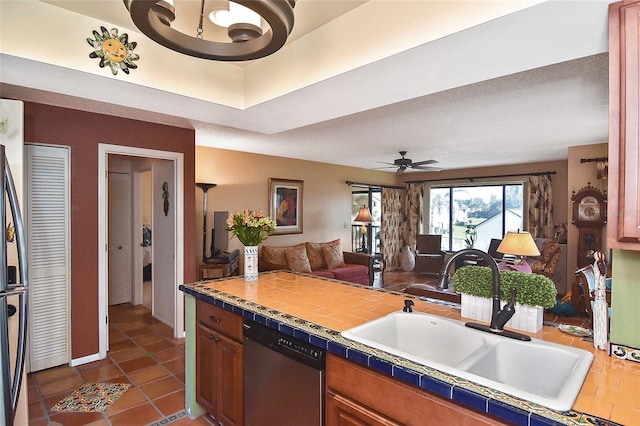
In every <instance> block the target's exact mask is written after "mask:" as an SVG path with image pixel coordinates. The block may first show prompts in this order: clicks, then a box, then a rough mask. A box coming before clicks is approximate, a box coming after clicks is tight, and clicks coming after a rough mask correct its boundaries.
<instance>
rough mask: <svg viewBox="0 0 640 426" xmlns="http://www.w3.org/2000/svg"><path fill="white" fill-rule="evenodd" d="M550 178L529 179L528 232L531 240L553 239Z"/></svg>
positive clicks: (545, 176) (537, 177) (533, 177)
mask: <svg viewBox="0 0 640 426" xmlns="http://www.w3.org/2000/svg"><path fill="white" fill-rule="evenodd" d="M551 186H552V185H551V177H550V176H548V175H543V176H530V177H529V225H528V228H529V232H530V233H531V236H532V237H533V238H553V205H552V202H551V195H552V191H551Z"/></svg>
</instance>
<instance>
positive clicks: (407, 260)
mask: <svg viewBox="0 0 640 426" xmlns="http://www.w3.org/2000/svg"><path fill="white" fill-rule="evenodd" d="M415 266H416V258H415V256H414V255H413V252H412V251H411V249H410V248H409V246H404V247H402V250H400V268H401V269H402V270H403V271H404V272H411V271H413V268H415Z"/></svg>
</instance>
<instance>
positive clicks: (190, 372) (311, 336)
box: [180, 271, 640, 425]
mask: <svg viewBox="0 0 640 426" xmlns="http://www.w3.org/2000/svg"><path fill="white" fill-rule="evenodd" d="M180 288H181V290H182V291H183V292H184V293H185V294H186V295H187V296H188V297H187V298H186V314H187V318H186V321H187V343H186V350H187V353H186V363H187V368H186V379H185V380H186V389H185V393H186V400H187V401H186V402H187V408H188V410H189V412H190V414H191V415H198V414H200V413H201V412H202V410H201V408H200V407H199V406H198V405H197V404H196V403H195V392H196V391H195V387H196V386H195V383H196V367H195V365H196V337H195V334H196V331H195V330H196V324H197V322H198V321H197V320H196V304H197V303H199V304H202V303H205V304H206V305H211V306H213V307H216V308H217V309H220V310H221V311H220V312H223V311H224V313H226V314H228V313H230V314H232V316H233V317H236V316H237V318H238V321H239V322H240V323H241V320H242V319H247V320H251V321H256V322H258V323H262V324H264V325H267V326H268V327H270V328H275V329H279V330H280V331H282V332H284V333H286V334H288V335H290V336H293V337H295V338H298V339H300V340H303V341H306V342H309V343H311V344H313V345H315V346H317V347H319V348H321V349H325V350H327V353H328V355H327V358H328V362H327V364H328V367H327V387H328V388H329V392H328V398H327V399H328V404H330V407H329V408H328V409H327V417H328V418H329V419H330V418H331V412H333V411H334V410H336V406H338V405H339V403H342V402H343V401H345V398H343V395H341V392H340V391H345V389H344V387H343V388H341V389H337V390H336V389H335V388H340V387H341V386H340V384H339V383H336V382H337V381H336V380H335V377H333V378H332V368H333V369H335V370H334V371H340V379H342V377H343V376H344V377H346V379H345V380H348V377H349V376H348V375H347V374H344V372H345V371H358V372H360V373H362V374H369V373H371V374H373V375H376V377H375V378H374V379H375V380H383V379H386V380H387V382H382V383H383V384H389V386H400V387H401V388H402V389H405V390H409V391H410V392H412V393H413V394H420V396H421V397H424V398H426V399H427V400H428V401H429V403H432V404H434V405H433V406H432V407H435V410H436V411H437V412H438V413H439V414H440V415H444V414H442V413H445V412H446V410H449V411H450V412H452V410H455V414H454V415H455V416H456V418H462V417H464V418H467V419H472V420H468V421H469V422H470V423H469V424H479V422H481V421H483V422H485V423H486V424H502V423H504V422H506V423H514V424H523V425H534V424H536V425H537V424H540V425H544V424H584V423H585V421H587V419H588V420H589V421H591V422H592V423H591V424H598V423H597V421H598V419H597V418H594V416H591V415H589V414H584V413H583V412H580V411H570V412H567V413H559V412H555V411H552V410H549V409H546V408H544V407H541V406H539V405H537V404H532V403H529V402H527V401H523V400H520V399H517V398H514V397H511V396H509V395H506V394H504V393H501V392H498V391H496V390H494V389H490V388H487V387H484V386H480V385H477V384H475V383H472V382H470V381H468V380H464V379H461V378H458V377H456V376H452V375H449V374H445V373H442V372H440V371H438V370H435V369H433V368H429V367H426V366H423V365H420V364H417V363H413V362H411V361H408V360H405V359H402V358H400V357H396V356H393V355H389V354H386V353H385V352H382V351H377V350H375V349H372V348H369V347H367V346H365V345H361V344H358V343H356V342H353V341H351V340H348V339H345V338H343V337H342V336H341V335H340V332H342V331H344V330H347V329H349V328H351V327H354V326H356V325H360V324H363V323H365V322H368V321H371V320H373V319H376V318H379V317H381V316H384V315H387V314H389V313H391V312H394V311H398V310H401V309H402V308H403V306H404V301H405V299H407V298H412V299H413V300H414V303H415V306H414V310H416V311H419V312H426V313H429V314H433V315H438V316H442V317H446V318H451V319H456V320H460V319H461V318H460V310H459V309H456V308H455V307H454V306H452V305H450V304H446V303H445V304H443V303H432V302H429V301H423V300H420V299H418V298H415V297H413V296H408V295H405V294H402V293H394V292H388V291H385V290H381V289H374V288H371V287H364V286H359V285H350V284H345V283H342V282H338V281H332V280H327V279H322V278H318V277H311V276H309V275H306V274H296V273H291V272H284V271H275V272H270V273H262V274H261V275H260V277H259V280H258V281H254V282H244V280H243V279H242V277H239V278H228V279H221V280H216V281H208V282H197V283H193V284H186V285H183V286H181V287H180ZM531 336H532V337H535V338H538V339H542V340H548V341H552V342H555V343H561V344H566V345H570V346H575V347H578V348H580V349H585V350H589V351H591V352H593V353H594V356H595V359H594V363H593V365H592V367H591V371H590V373H589V375H588V376H587V379H586V381H585V384H584V385H583V388H582V391H581V393H580V394H579V396H578V399H577V401H576V404H575V405H574V409H576V410H581V411H591V413H592V414H595V415H598V416H599V417H602V418H606V419H609V420H613V421H616V418H615V413H616V411H615V410H613V409H609V411H608V412H606V413H605V412H604V411H602V412H600V411H597V410H598V409H599V408H598V407H599V406H600V405H597V404H593V402H592V401H593V400H594V393H595V389H596V388H597V384H598V382H599V381H600V380H602V378H601V377H602V373H603V371H604V372H605V373H606V371H607V370H608V369H609V368H611V367H610V365H611V362H615V360H614V359H612V358H611V357H609V356H608V355H607V354H606V353H605V352H603V351H595V350H594V349H593V345H592V344H591V343H588V342H583V341H581V340H580V339H579V338H577V337H572V336H568V335H565V334H562V333H560V332H559V331H558V330H557V329H556V328H555V327H543V329H542V330H541V331H540V332H538V333H535V334H531ZM620 362H623V361H620ZM363 367H364V368H363ZM623 376H624V377H629V375H628V374H627V375H623ZM639 377H640V372H638V371H635V374H632V375H631V377H629V379H628V380H637V379H638V378H639ZM620 380H622V379H620ZM338 381H339V380H338ZM632 383H636V382H632ZM346 391H348V390H346ZM369 393H373V394H375V392H373V391H370V392H369ZM334 394H335V396H336V397H337V398H338V399H335V398H333V395H334ZM348 396H349V397H351V398H352V399H353V396H351V395H348ZM414 396H415V395H414ZM598 397H600V394H599V395H598ZM332 398H333V399H332ZM382 399H383V398H380V404H382V405H389V404H390V403H389V401H382ZM400 399H401V398H398V400H399V401H398V405H400V403H401V401H400ZM605 399H606V398H605ZM347 400H348V399H347ZM336 401H337V402H336ZM359 402H360V401H359ZM391 403H393V401H391ZM331 404H333V405H331ZM364 405H365V407H368V408H372V409H373V410H376V411H377V413H376V414H379V413H380V411H378V410H377V409H378V408H379V407H377V406H372V403H371V401H365V403H364ZM423 406H426V404H419V405H416V406H415V409H416V410H422V409H424V408H423ZM347 408H348V409H350V408H352V407H351V406H348V407H347ZM381 411H382V413H383V414H385V411H384V409H381ZM594 411H597V412H594ZM612 413H613V414H614V416H611V414H612ZM383 418H384V417H383ZM387 418H393V419H394V420H395V421H397V422H398V423H402V420H403V419H398V418H394V417H392V416H391V415H389V414H387ZM594 421H595V423H593V422H594ZM472 422H475V423H472ZM240 423H241V421H240ZM328 424H330V423H328ZM461 424H463V423H461Z"/></svg>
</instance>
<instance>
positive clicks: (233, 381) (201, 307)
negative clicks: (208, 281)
mask: <svg viewBox="0 0 640 426" xmlns="http://www.w3.org/2000/svg"><path fill="white" fill-rule="evenodd" d="M196 318H197V334H196V401H197V402H198V404H200V405H201V406H202V407H203V408H204V409H205V410H206V411H207V412H208V413H209V414H211V415H212V416H213V417H215V418H216V419H217V420H218V421H219V422H220V423H221V424H222V425H225V426H240V425H242V424H243V422H244V420H243V416H244V405H243V365H242V359H243V347H242V344H241V342H242V318H240V317H238V316H237V315H234V314H232V313H230V312H227V311H224V310H223V309H220V308H217V307H215V306H213V305H210V304H208V303H206V302H202V301H200V300H199V301H198V302H197V304H196Z"/></svg>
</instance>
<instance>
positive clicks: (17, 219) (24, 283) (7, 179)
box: [0, 145, 28, 425]
mask: <svg viewBox="0 0 640 426" xmlns="http://www.w3.org/2000/svg"><path fill="white" fill-rule="evenodd" d="M0 187H1V188H3V189H4V190H3V194H2V195H1V196H0V224H1V225H2V229H3V231H4V234H3V235H4V237H3V241H2V243H1V244H0V262H1V265H2V268H1V269H0V365H1V371H0V388H2V394H3V396H2V398H0V418H1V419H3V420H4V423H5V424H7V425H13V419H14V415H15V411H16V407H17V405H18V395H19V394H20V387H21V385H22V376H23V372H24V360H25V345H26V341H27V306H28V303H27V297H28V296H27V288H28V272H27V245H26V240H25V234H24V224H23V221H22V215H21V213H20V206H19V205H18V197H17V193H16V188H15V185H14V182H13V176H12V175H11V169H10V168H9V163H8V161H7V159H6V156H5V149H4V146H3V145H0ZM5 191H6V196H5V194H4V193H5ZM7 200H8V201H9V208H10V212H11V217H12V219H13V223H14V227H15V239H16V244H17V250H18V268H19V270H20V281H19V282H18V283H16V284H15V285H9V284H8V281H9V280H8V276H7V273H8V265H7V234H6V232H7V203H6V201H7ZM11 294H16V295H18V296H19V308H18V309H19V315H20V316H19V319H20V323H19V326H18V328H19V330H18V342H17V344H16V348H15V350H16V365H15V368H14V372H13V373H14V374H13V378H11V362H10V359H11V358H10V350H11V349H13V348H10V347H9V331H8V305H7V297H6V296H8V295H11Z"/></svg>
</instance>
